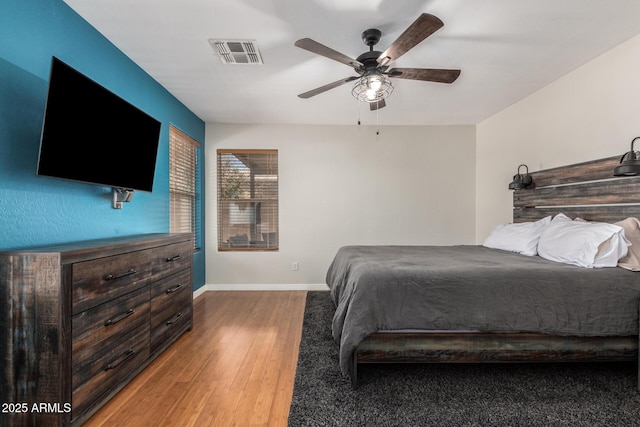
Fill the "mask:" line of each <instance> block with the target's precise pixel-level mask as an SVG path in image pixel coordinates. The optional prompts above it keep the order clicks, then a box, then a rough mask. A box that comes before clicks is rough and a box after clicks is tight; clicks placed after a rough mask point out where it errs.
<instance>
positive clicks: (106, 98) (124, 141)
mask: <svg viewBox="0 0 640 427" xmlns="http://www.w3.org/2000/svg"><path fill="white" fill-rule="evenodd" d="M160 126H161V123H160V122H159V121H158V120H156V119H154V118H153V117H151V116H149V115H148V114H146V113H145V112H143V111H142V110H140V109H138V108H136V107H134V106H133V105H131V104H130V103H128V102H127V101H125V100H124V99H122V98H120V97H119V96H117V95H115V94H114V93H112V92H110V91H109V90H107V89H106V88H104V87H102V86H101V85H99V84H97V83H96V82H94V81H93V80H91V79H89V78H88V77H86V76H84V75H83V74H81V73H80V72H78V71H76V70H74V69H73V68H71V67H70V66H69V65H67V64H65V63H64V62H62V61H60V60H59V59H58V58H55V57H54V58H53V59H52V62H51V75H50V78H49V90H48V94H47V102H46V108H45V116H44V123H43V126H42V137H41V140H40V155H39V158H38V170H37V174H38V175H43V176H50V177H55V178H62V179H69V180H74V181H83V182H88V183H92V184H98V185H104V186H108V187H115V188H123V189H127V190H141V191H149V192H150V191H152V190H153V178H154V173H155V168H156V157H157V154H158V140H159V137H160Z"/></svg>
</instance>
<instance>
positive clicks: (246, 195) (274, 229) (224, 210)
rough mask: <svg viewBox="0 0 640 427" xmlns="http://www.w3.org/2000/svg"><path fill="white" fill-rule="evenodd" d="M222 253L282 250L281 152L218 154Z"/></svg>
mask: <svg viewBox="0 0 640 427" xmlns="http://www.w3.org/2000/svg"><path fill="white" fill-rule="evenodd" d="M217 156H218V250H221V251H222V250H224V251H233V250H277V249H278V151H277V150H218V152H217Z"/></svg>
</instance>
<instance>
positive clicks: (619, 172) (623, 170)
mask: <svg viewBox="0 0 640 427" xmlns="http://www.w3.org/2000/svg"><path fill="white" fill-rule="evenodd" d="M636 139H640V136H636V137H635V138H633V139H632V140H631V151H627V152H626V153H624V155H623V156H622V157H621V158H620V166H618V167H616V168H615V169H614V170H613V176H627V175H628V176H631V175H638V174H639V173H640V159H638V156H637V155H636V152H635V151H633V143H634V142H635V140H636Z"/></svg>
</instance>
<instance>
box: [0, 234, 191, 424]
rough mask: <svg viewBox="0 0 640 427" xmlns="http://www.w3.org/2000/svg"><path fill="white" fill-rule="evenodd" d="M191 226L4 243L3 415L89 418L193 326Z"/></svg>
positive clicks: (68, 420) (9, 420)
mask: <svg viewBox="0 0 640 427" xmlns="http://www.w3.org/2000/svg"><path fill="white" fill-rule="evenodd" d="M192 254H193V242H192V237H191V235H190V234H147V235H140V236H127V237H118V238H111V239H103V240H93V241H86V242H78V243H71V244H66V245H58V246H49V247H41V248H29V249H28V250H16V251H11V252H0V294H1V295H0V304H1V305H0V307H1V308H0V352H2V359H1V361H0V363H1V365H0V394H1V398H0V404H1V405H2V407H1V408H0V420H2V423H0V424H1V425H7V426H36V425H37V426H67V425H79V424H82V422H84V421H85V420H86V419H87V418H89V417H90V416H91V415H92V414H93V413H94V412H95V411H96V410H97V409H98V408H99V407H100V406H102V405H103V404H104V403H105V402H107V401H108V400H109V399H110V398H111V397H112V396H113V395H114V394H116V393H117V392H118V391H119V390H120V389H122V388H123V387H124V386H125V385H126V384H127V382H128V381H130V380H131V379H132V378H133V377H134V376H135V375H137V374H138V373H139V372H140V371H141V370H142V369H144V367H145V366H147V365H148V364H149V363H150V362H151V361H152V360H153V359H154V358H155V357H157V356H158V355H159V354H160V353H162V351H163V350H165V349H166V348H167V347H168V346H169V345H170V344H171V343H172V342H174V341H175V340H176V339H177V338H178V337H179V336H180V335H181V334H182V333H184V332H185V331H187V330H190V329H191V328H192V319H193V316H192V313H193V292H192V285H191V283H192V280H191V277H192V276H191V268H192V266H191V264H192Z"/></svg>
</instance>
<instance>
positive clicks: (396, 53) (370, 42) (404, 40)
mask: <svg viewBox="0 0 640 427" xmlns="http://www.w3.org/2000/svg"><path fill="white" fill-rule="evenodd" d="M443 26H444V23H443V22H442V21H441V20H440V19H439V18H437V17H435V16H433V15H431V14H428V13H423V14H421V15H420V16H419V17H418V19H416V20H415V21H414V22H413V24H411V25H410V26H409V27H408V28H407V29H406V30H405V31H404V32H403V33H402V34H401V35H400V37H398V38H397V39H396V41H394V42H393V43H392V44H391V46H389V47H388V48H387V50H385V51H384V52H379V51H376V50H373V46H375V45H376V44H377V43H378V42H379V41H380V37H381V36H382V33H381V32H380V30H377V29H369V30H365V31H364V32H363V33H362V41H363V42H364V44H365V45H367V46H369V51H368V52H365V53H363V54H362V55H360V56H358V57H357V58H356V59H352V58H350V57H348V56H346V55H343V54H342V53H340V52H337V51H335V50H333V49H331V48H329V47H327V46H325V45H323V44H320V43H318V42H317V41H314V40H312V39H309V38H304V39H300V40H298V41H296V42H295V45H296V46H297V47H299V48H302V49H306V50H308V51H310V52H313V53H315V54H318V55H322V56H324V57H327V58H329V59H333V60H334V61H338V62H341V63H343V64H345V65H348V66H350V67H353V69H354V70H355V71H356V73H358V75H357V76H351V77H347V78H345V79H341V80H338V81H335V82H333V83H329V84H327V85H324V86H320V87H318V88H315V89H313V90H310V91H308V92H304V93H301V94H300V95H298V96H299V97H300V98H310V97H312V96H315V95H318V94H320V93H323V92H326V91H328V90H330V89H334V88H336V87H339V86H342V85H343V84H346V83H349V82H352V81H356V80H357V82H356V83H355V84H354V87H353V89H352V91H351V93H352V95H353V96H355V97H356V98H358V99H359V100H360V101H363V102H367V103H369V105H370V109H371V110H377V109H379V108H382V107H384V106H385V105H386V102H385V98H386V97H387V96H389V95H390V94H391V92H392V91H393V84H392V83H391V81H390V80H389V79H388V77H393V78H398V79H411V80H422V81H428V82H438V83H453V82H454V81H455V80H456V79H457V78H458V76H459V75H460V70H447V69H434V68H391V69H389V65H390V64H391V63H392V62H393V61H395V60H397V59H398V58H400V57H401V56H402V55H404V54H405V53H406V52H408V51H409V50H410V49H412V48H413V47H415V46H416V45H418V44H419V43H420V42H421V41H423V40H424V39H426V38H427V37H429V36H430V35H431V34H433V33H435V32H436V31H437V30H439V29H440V28H442V27H443Z"/></svg>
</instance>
